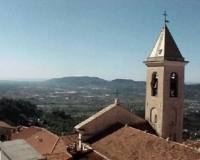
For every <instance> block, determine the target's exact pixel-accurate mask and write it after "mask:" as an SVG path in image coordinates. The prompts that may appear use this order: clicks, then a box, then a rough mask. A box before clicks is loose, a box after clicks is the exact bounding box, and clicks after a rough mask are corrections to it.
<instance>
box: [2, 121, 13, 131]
mask: <svg viewBox="0 0 200 160" xmlns="http://www.w3.org/2000/svg"><path fill="white" fill-rule="evenodd" d="M0 127H3V128H10V129H14V128H15V127H12V126H10V125H9V124H7V123H6V122H3V121H0Z"/></svg>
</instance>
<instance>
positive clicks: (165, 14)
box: [163, 11, 169, 25]
mask: <svg viewBox="0 0 200 160" xmlns="http://www.w3.org/2000/svg"><path fill="white" fill-rule="evenodd" d="M163 15H164V20H165V21H164V22H165V25H166V23H169V21H168V20H167V19H166V17H167V16H168V14H167V12H166V11H165V12H164V13H163Z"/></svg>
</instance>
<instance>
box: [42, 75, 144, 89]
mask: <svg viewBox="0 0 200 160" xmlns="http://www.w3.org/2000/svg"><path fill="white" fill-rule="evenodd" d="M45 83H48V84H58V85H66V86H77V87H81V86H94V87H100V86H101V87H103V86H105V87H106V86H108V85H109V86H115V85H118V86H135V85H138V84H141V85H144V84H145V82H144V81H133V80H130V79H115V80H112V81H108V80H104V79H101V78H98V77H89V76H82V77H63V78H53V79H50V80H46V81H45Z"/></svg>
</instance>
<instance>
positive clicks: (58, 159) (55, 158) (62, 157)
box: [47, 152, 72, 160]
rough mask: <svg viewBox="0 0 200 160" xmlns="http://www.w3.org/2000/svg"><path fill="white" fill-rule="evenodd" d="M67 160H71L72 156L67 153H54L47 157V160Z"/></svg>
mask: <svg viewBox="0 0 200 160" xmlns="http://www.w3.org/2000/svg"><path fill="white" fill-rule="evenodd" d="M69 159H72V156H71V155H70V154H69V153H67V152H63V153H55V154H51V155H48V156H47V160H69Z"/></svg>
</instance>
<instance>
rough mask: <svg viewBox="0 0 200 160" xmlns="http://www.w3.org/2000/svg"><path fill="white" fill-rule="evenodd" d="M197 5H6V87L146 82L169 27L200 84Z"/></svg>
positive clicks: (2, 37) (0, 75) (124, 0)
mask: <svg viewBox="0 0 200 160" xmlns="http://www.w3.org/2000/svg"><path fill="white" fill-rule="evenodd" d="M199 9H200V1H199V0H0V79H8V78H34V79H35V78H36V79H38V78H39V79H49V78H56V77H66V76H96V77H100V78H103V79H106V80H112V79H116V78H125V79H133V80H142V81H144V80H146V66H145V65H144V64H143V61H145V60H146V58H147V57H148V56H149V54H150V52H151V50H152V48H153V46H154V44H155V42H156V41H157V38H158V36H159V34H160V32H161V29H162V27H163V25H164V17H163V15H162V13H163V12H164V11H165V10H166V11H167V13H168V17H167V19H168V20H169V21H170V23H168V28H169V30H170V32H171V33H172V36H173V37H174V39H175V41H176V43H177V45H178V47H179V49H180V51H181V53H182V55H183V57H185V60H187V61H190V63H189V64H188V65H187V66H186V74H185V79H186V82H200V10H199Z"/></svg>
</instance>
